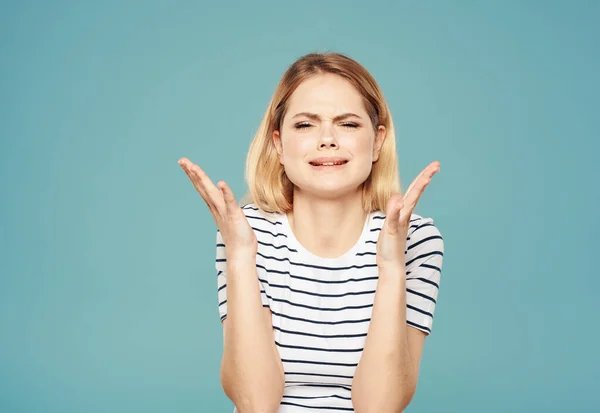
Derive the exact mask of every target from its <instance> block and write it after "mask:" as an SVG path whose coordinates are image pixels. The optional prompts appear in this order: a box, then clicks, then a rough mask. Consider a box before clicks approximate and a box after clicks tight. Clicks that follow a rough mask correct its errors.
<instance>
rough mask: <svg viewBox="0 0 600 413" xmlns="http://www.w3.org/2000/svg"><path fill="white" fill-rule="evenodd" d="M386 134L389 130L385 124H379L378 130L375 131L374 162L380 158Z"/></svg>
mask: <svg viewBox="0 0 600 413" xmlns="http://www.w3.org/2000/svg"><path fill="white" fill-rule="evenodd" d="M386 134H387V131H386V129H385V126H383V125H379V127H378V128H377V132H375V139H374V140H373V162H375V161H377V160H378V159H379V153H380V152H381V147H382V146H383V142H384V141H385V137H386Z"/></svg>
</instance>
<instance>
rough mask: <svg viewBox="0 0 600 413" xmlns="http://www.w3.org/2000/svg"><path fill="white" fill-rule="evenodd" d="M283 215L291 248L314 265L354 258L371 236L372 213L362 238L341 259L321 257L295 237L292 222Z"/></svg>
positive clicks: (284, 226)
mask: <svg viewBox="0 0 600 413" xmlns="http://www.w3.org/2000/svg"><path fill="white" fill-rule="evenodd" d="M281 215H282V224H283V225H282V226H283V228H282V229H283V231H284V232H285V234H286V235H287V238H288V243H289V244H291V245H290V246H291V247H293V248H294V249H295V250H297V251H298V253H299V254H300V255H301V256H303V257H304V258H306V259H309V260H310V261H311V262H313V263H315V262H316V263H330V264H331V263H336V262H341V261H345V260H347V259H348V258H353V257H354V256H355V255H356V252H357V251H358V250H359V249H360V248H361V247H362V246H363V245H364V244H365V241H366V238H367V236H368V234H369V228H370V226H371V220H372V217H373V213H372V212H371V213H369V214H367V217H366V219H365V223H364V225H363V229H362V232H361V234H360V237H359V238H358V240H357V242H356V243H355V244H354V245H353V246H352V247H351V248H350V249H349V250H348V251H346V252H345V253H343V254H342V255H340V256H339V257H334V258H328V257H320V256H318V255H316V254H314V253H312V252H310V251H309V250H308V249H306V248H305V247H304V246H303V245H302V244H301V243H300V242H299V241H298V239H297V238H296V236H295V235H294V232H293V231H292V227H291V225H290V221H289V220H288V216H287V214H286V213H283V214H281Z"/></svg>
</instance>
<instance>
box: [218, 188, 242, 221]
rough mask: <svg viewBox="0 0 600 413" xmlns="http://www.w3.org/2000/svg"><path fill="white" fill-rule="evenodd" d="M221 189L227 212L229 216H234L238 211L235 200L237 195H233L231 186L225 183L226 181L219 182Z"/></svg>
mask: <svg viewBox="0 0 600 413" xmlns="http://www.w3.org/2000/svg"><path fill="white" fill-rule="evenodd" d="M219 188H220V189H221V192H222V193H223V199H224V200H225V210H226V211H227V215H229V216H232V213H234V212H235V211H236V209H237V206H238V205H237V202H236V200H235V195H233V191H232V190H231V188H229V185H227V184H226V183H225V181H221V182H219Z"/></svg>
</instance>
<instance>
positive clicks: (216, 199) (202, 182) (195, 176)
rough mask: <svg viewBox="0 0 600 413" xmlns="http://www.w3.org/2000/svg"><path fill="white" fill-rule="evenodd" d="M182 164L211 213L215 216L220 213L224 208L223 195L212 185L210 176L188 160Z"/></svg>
mask: <svg viewBox="0 0 600 413" xmlns="http://www.w3.org/2000/svg"><path fill="white" fill-rule="evenodd" d="M180 164H181V166H182V168H183V170H184V171H185V173H186V174H187V175H188V177H189V178H190V180H191V181H192V184H193V185H194V187H195V188H196V190H197V191H198V193H199V194H200V196H201V197H202V199H203V200H204V202H205V203H206V205H207V206H208V209H210V211H211V213H212V214H213V215H215V213H220V212H219V209H221V210H222V207H223V202H222V195H221V193H220V191H219V190H218V189H217V188H216V187H215V186H214V185H213V184H212V181H211V180H210V178H209V177H208V175H206V173H205V172H204V171H203V170H202V168H200V167H199V166H198V165H195V164H194V163H192V162H190V161H189V160H187V159H184V160H183V161H182V162H181V163H180ZM211 187H212V190H211Z"/></svg>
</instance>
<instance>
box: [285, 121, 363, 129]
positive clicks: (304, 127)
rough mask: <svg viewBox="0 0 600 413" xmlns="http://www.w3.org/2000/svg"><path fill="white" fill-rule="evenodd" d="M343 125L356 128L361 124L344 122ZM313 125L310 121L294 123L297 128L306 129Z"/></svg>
mask: <svg viewBox="0 0 600 413" xmlns="http://www.w3.org/2000/svg"><path fill="white" fill-rule="evenodd" d="M341 125H342V126H343V127H345V128H351V129H356V128H358V127H359V126H360V125H359V124H357V123H354V122H344V123H342V124H341ZM311 126H312V125H311V124H310V123H305V122H303V123H297V124H296V125H294V127H295V128H296V129H306V128H310V127H311Z"/></svg>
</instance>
